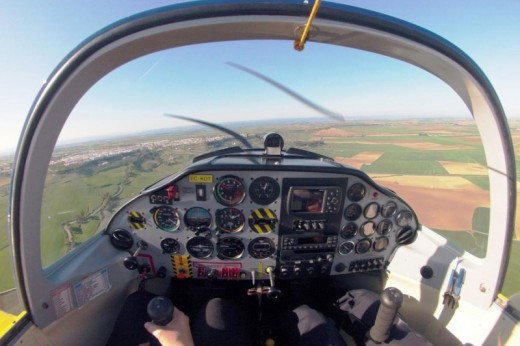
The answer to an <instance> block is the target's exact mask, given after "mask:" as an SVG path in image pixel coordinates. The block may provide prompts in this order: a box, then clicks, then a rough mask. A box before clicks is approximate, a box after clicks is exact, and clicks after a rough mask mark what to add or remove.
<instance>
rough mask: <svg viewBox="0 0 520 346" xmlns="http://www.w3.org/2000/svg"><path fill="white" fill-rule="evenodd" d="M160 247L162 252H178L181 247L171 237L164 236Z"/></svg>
mask: <svg viewBox="0 0 520 346" xmlns="http://www.w3.org/2000/svg"><path fill="white" fill-rule="evenodd" d="M161 249H162V250H163V252H164V253H178V252H179V250H180V249H181V244H179V242H178V241H177V240H175V239H173V238H165V239H163V240H161Z"/></svg>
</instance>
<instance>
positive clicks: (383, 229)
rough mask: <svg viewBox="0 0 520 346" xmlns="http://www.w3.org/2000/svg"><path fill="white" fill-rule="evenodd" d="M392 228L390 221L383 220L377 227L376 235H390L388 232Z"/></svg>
mask: <svg viewBox="0 0 520 346" xmlns="http://www.w3.org/2000/svg"><path fill="white" fill-rule="evenodd" d="M392 226H393V224H392V221H390V220H383V221H381V222H380V223H379V224H378V225H377V233H379V234H381V235H386V234H388V233H390V231H391V230H392Z"/></svg>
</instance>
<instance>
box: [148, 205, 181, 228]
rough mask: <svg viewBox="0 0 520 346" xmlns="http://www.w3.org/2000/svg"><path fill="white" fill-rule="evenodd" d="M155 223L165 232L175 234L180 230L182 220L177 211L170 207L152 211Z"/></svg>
mask: <svg viewBox="0 0 520 346" xmlns="http://www.w3.org/2000/svg"><path fill="white" fill-rule="evenodd" d="M152 213H153V221H154V222H155V224H156V225H157V227H159V228H160V229H162V230H163V231H167V232H173V231H176V230H178V229H179V226H180V224H181V218H180V216H179V213H178V212H177V210H175V209H173V208H172V207H168V206H161V207H157V208H154V209H152Z"/></svg>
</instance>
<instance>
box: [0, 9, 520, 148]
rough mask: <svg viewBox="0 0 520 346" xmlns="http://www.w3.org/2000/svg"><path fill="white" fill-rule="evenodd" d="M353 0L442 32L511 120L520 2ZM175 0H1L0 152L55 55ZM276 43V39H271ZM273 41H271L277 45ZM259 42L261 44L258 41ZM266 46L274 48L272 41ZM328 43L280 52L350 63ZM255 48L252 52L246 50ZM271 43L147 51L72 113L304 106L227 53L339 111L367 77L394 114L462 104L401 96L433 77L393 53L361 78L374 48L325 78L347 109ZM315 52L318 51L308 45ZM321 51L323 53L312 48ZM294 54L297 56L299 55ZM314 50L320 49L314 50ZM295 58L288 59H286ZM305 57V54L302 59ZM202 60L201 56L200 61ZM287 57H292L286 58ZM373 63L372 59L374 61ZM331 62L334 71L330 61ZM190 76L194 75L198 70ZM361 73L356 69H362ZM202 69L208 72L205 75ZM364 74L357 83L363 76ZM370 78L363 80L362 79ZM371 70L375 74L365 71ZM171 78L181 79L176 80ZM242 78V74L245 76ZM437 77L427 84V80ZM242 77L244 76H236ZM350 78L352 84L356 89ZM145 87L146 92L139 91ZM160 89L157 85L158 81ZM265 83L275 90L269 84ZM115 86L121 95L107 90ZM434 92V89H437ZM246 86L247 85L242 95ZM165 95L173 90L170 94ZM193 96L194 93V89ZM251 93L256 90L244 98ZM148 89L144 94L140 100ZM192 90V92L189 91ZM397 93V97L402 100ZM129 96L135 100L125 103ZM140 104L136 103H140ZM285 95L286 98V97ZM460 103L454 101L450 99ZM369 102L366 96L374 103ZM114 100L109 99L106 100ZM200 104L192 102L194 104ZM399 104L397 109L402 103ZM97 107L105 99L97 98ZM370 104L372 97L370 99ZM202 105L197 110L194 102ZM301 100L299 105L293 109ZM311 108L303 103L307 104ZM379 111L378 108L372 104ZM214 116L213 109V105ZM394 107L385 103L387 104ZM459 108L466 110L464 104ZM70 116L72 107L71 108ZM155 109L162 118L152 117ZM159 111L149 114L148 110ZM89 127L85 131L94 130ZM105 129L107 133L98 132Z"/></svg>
mask: <svg viewBox="0 0 520 346" xmlns="http://www.w3.org/2000/svg"><path fill="white" fill-rule="evenodd" d="M340 2H342V3H346V4H349V5H353V6H358V7H363V8H366V9H370V10H374V11H378V12H382V13H385V14H387V15H391V16H395V17H398V18H400V19H403V20H406V21H409V22H412V23H414V24H417V25H420V26H422V27H424V28H426V29H428V30H431V31H433V32H434V33H437V34H439V35H441V36H443V37H444V38H446V39H448V40H449V41H451V42H452V43H454V44H455V45H457V46H458V47H459V48H461V49H462V50H463V51H465V52H466V53H467V54H468V55H469V56H470V57H472V58H473V59H474V60H475V61H476V62H477V64H478V65H479V66H480V67H481V68H482V70H483V71H484V72H485V73H486V75H487V76H488V78H489V79H490V81H491V82H492V84H493V85H494V87H495V89H496V91H497V93H498V95H499V97H500V99H501V101H502V104H503V107H504V109H505V112H506V115H507V116H508V117H510V118H514V117H520V97H518V93H519V91H520V86H519V82H518V80H519V78H520V63H519V61H520V20H519V17H518V15H519V13H520V1H518V0H501V1H496V2H495V1H476V0H471V1H470V0H467V1H453V0H452V1H445V0H440V1H428V2H426V1H417V0H394V1H392V0H387V1H381V0H366V1H340ZM171 3H173V1H144V0H124V1H123V0H120V1H115V0H90V1H88V2H87V1H85V2H79V1H66V0H55V1H52V2H49V1H41V0H40V1H35V0H25V1H14V0H7V1H4V2H3V3H2V5H0V6H1V7H0V42H1V45H0V47H1V50H2V54H0V69H1V73H0V76H1V77H0V78H1V81H2V83H0V117H1V119H2V125H1V126H0V154H1V153H5V152H8V151H13V150H14V148H15V147H16V145H17V142H18V138H19V135H20V132H21V130H22V126H23V123H24V121H25V118H26V116H27V113H28V111H29V108H30V106H31V104H32V102H33V100H34V98H35V96H36V94H37V93H38V90H39V89H40V88H41V86H42V83H43V81H44V80H45V79H46V78H47V77H48V75H49V74H50V72H51V71H52V70H53V68H54V67H55V66H56V65H57V64H58V63H59V62H60V61H61V59H62V58H63V57H64V56H65V55H66V54H67V53H68V52H70V51H71V50H72V49H73V48H74V47H75V46H77V45H78V44H79V43H80V42H81V41H82V40H84V39H85V38H86V37H88V36H89V35H91V34H92V33H94V32H96V31H98V30H99V29H101V28H103V27H105V26H106V25H109V24H111V23H112V22H114V21H116V20H119V19H122V18H124V17H127V16H129V15H132V14H135V13H138V12H141V11H144V10H148V9H151V8H155V7H160V6H163V5H168V4H171ZM268 44H274V45H279V43H268ZM277 47H278V46H276V48H277ZM260 48H261V47H260ZM270 48H272V47H270ZM330 49H331V51H328V50H319V51H318V50H312V49H309V48H306V50H308V51H310V52H309V53H306V54H305V55H302V54H300V53H296V52H294V51H290V50H287V53H284V54H287V56H289V57H291V59H300V60H301V62H302V63H304V64H315V61H316V60H315V59H316V58H317V59H318V61H323V58H324V57H325V56H327V57H331V56H334V57H336V59H338V61H339V59H346V61H354V60H353V58H359V57H360V56H358V53H357V52H346V53H345V54H346V55H345V56H342V55H340V53H338V54H336V51H335V50H334V48H333V47H332V48H330ZM252 52H253V53H254V54H253V53H252ZM270 52H271V50H268V49H264V50H262V49H255V47H252V46H251V45H248V44H247V43H244V44H243V45H240V44H239V45H236V44H235V45H227V44H224V45H215V46H214V47H212V46H209V47H206V48H204V49H202V48H201V47H187V48H185V49H182V50H179V51H176V53H175V54H172V53H165V54H157V55H152V56H149V57H144V58H142V59H139V61H136V62H135V63H132V64H129V65H128V66H124V67H122V68H121V69H119V70H117V71H116V72H115V73H114V77H113V79H112V77H110V78H107V79H106V80H103V81H102V82H101V83H100V84H99V86H98V87H96V88H95V89H93V90H92V92H91V93H89V94H87V95H86V96H85V99H84V100H82V101H81V102H80V104H79V105H78V107H77V109H76V110H75V113H77V114H78V116H77V117H78V119H80V118H81V117H82V116H83V118H85V117H88V116H91V114H92V112H95V114H96V116H98V117H99V118H98V119H108V118H107V117H108V116H109V114H110V112H113V109H118V110H119V111H120V112H121V114H123V113H124V117H126V119H128V120H130V119H133V118H132V117H134V116H135V117H137V116H141V117H142V116H143V114H146V116H150V117H157V119H158V120H154V121H151V122H150V121H149V122H148V124H142V126H141V125H140V127H142V128H143V129H147V128H146V126H152V125H150V124H155V123H160V122H166V121H167V120H166V119H163V118H164V117H161V115H162V114H163V113H168V112H174V113H177V114H182V115H188V116H193V115H195V114H197V113H198V114H199V115H200V114H201V113H203V114H204V115H207V116H215V117H217V110H220V113H219V114H218V116H220V117H221V118H220V119H221V120H223V121H227V120H233V119H234V120H236V119H237V117H240V112H247V114H249V115H251V116H252V117H255V116H256V117H260V116H261V115H262V112H263V113H266V112H268V113H269V114H270V116H272V117H279V116H282V115H283V114H285V113H287V112H289V108H290V109H291V110H290V111H292V112H296V113H297V112H301V113H305V112H306V110H305V109H304V107H303V106H301V105H299V106H296V105H292V104H291V103H288V102H287V101H284V98H286V95H282V94H281V93H280V92H276V91H273V90H268V88H267V87H266V85H265V84H262V83H263V82H260V81H256V82H251V80H247V79H248V78H249V79H251V77H250V76H247V75H245V74H244V73H242V72H239V71H237V70H233V68H231V67H230V66H229V65H226V64H224V63H223V62H225V61H228V60H227V59H231V60H232V61H234V62H238V63H242V64H247V65H248V66H249V67H254V68H256V69H258V70H259V71H260V72H262V73H264V74H267V75H269V76H274V77H276V78H277V80H279V81H280V82H283V83H284V84H286V85H288V86H291V87H297V88H299V89H298V92H301V93H303V94H304V95H306V96H309V94H310V95H311V97H310V98H311V99H313V100H316V99H317V100H319V101H320V102H319V103H320V104H323V105H326V106H327V108H330V109H334V110H338V111H339V112H340V113H348V114H350V115H360V114H362V113H363V109H364V108H365V106H366V105H367V103H368V102H371V101H369V100H368V99H365V98H364V95H362V94H361V90H362V88H357V87H359V86H363V84H362V83H366V84H364V85H370V86H371V92H373V93H374V94H376V95H378V97H379V100H380V102H381V104H384V105H385V107H387V108H389V109H392V108H395V112H398V111H401V112H403V111H404V112H405V113H409V114H413V113H414V112H415V111H417V112H419V113H420V112H423V114H424V115H431V116H435V114H437V113H440V112H441V111H442V107H444V106H445V104H447V105H449V107H451V109H454V110H456V111H457V112H458V111H459V110H460V109H461V104H460V101H457V100H455V99H454V98H453V97H452V96H448V95H446V96H445V95H444V94H443V91H439V92H437V91H436V92H435V94H436V95H437V97H438V98H439V99H440V100H443V101H444V102H435V101H433V100H432V101H430V102H431V103H432V104H434V105H433V106H430V107H428V109H427V110H425V109H424V107H423V106H424V104H425V102H426V101H425V99H426V98H428V96H427V95H429V94H432V91H431V90H433V89H426V88H425V89H424V90H423V91H422V92H423V93H422V94H419V95H424V98H425V99H423V98H422V97H423V96H419V97H416V98H415V99H414V100H405V98H406V96H407V92H408V91H410V90H412V89H414V91H417V90H418V91H419V93H420V92H421V90H420V89H421V86H422V85H423V84H422V81H424V82H425V83H426V82H430V83H432V81H431V80H429V77H428V76H427V75H425V74H423V73H418V72H417V71H415V70H413V69H409V68H406V69H405V67H403V66H402V65H401V64H399V63H398V62H395V61H389V62H387V63H385V64H386V65H385V69H384V70H381V72H379V73H378V74H376V77H367V76H366V75H367V74H366V72H367V71H372V70H373V69H374V67H373V66H375V64H380V58H379V57H375V56H371V55H368V56H361V59H357V60H356V61H357V62H356V64H355V65H354V64H349V63H347V64H342V65H341V66H342V69H344V70H343V71H342V72H344V73H345V75H348V76H349V80H348V81H345V82H344V84H334V83H340V82H339V81H338V82H336V81H331V82H330V83H331V84H330V85H327V87H329V89H338V88H340V87H341V88H343V89H342V90H346V97H347V99H348V100H349V102H348V107H346V106H345V105H344V104H342V103H338V102H337V100H336V99H332V98H331V99H329V98H328V94H327V93H325V92H323V89H324V88H314V89H312V88H311V87H310V86H307V84H306V81H312V80H314V77H316V78H318V77H319V76H318V75H316V76H313V75H312V73H313V72H312V71H309V72H306V76H305V80H304V81H302V80H301V79H300V78H301V76H300V73H298V71H292V70H291V69H290V66H289V64H288V65H287V66H282V65H277V68H274V67H273V66H268V65H267V64H266V63H265V62H266V61H269V59H271V55H272V54H271V53H270ZM315 52H316V53H315ZM318 52H321V53H318ZM208 54H210V55H211V56H212V58H214V64H208V63H205V65H204V66H205V67H204V68H207V69H209V70H208V71H210V72H211V76H208V75H207V72H208V71H205V70H204V69H203V68H201V67H200V66H202V62H200V64H199V61H198V59H203V58H207V55H208ZM298 54H299V55H298ZM319 54H323V56H320V55H319ZM292 56H294V58H292ZM306 59H308V60H306ZM206 60H207V59H206ZM289 61H291V60H290V59H289ZM331 63H332V62H331V61H327V62H326V63H323V64H321V65H320V66H319V67H320V68H319V69H314V71H317V72H315V73H319V74H320V75H326V74H327V73H330V74H334V73H337V71H327V68H328V66H329V65H332V64H331ZM372 64H374V65H372ZM335 66H336V69H337V65H335ZM195 74H197V75H196V76H195ZM361 74H363V76H361ZM403 74H406V75H407V76H409V77H410V76H411V77H412V78H413V80H414V81H415V83H414V84H413V85H410V84H405V83H406V82H405V79H404V78H402V76H403ZM205 76H206V77H205ZM361 77H363V78H364V79H363V82H362V81H361V80H362V79H361ZM367 78H368V79H367ZM371 78H377V79H371ZM175 81H178V82H177V83H176V82H175ZM244 81H247V83H245V82H244ZM238 82H244V83H245V85H247V87H241V88H240V89H238V88H237V85H238V84H237V83H238ZM435 83H436V82H435V81H434V82H433V85H434V88H437V87H436V86H435ZM201 85H204V88H207V90H205V91H204V98H205V102H203V103H204V104H201V102H200V95H197V94H196V93H195V94H194V93H193V91H194V90H195V91H196V90H198V89H197V88H202V87H201ZM240 85H242V84H240ZM353 86H356V87H353ZM388 86H391V87H392V88H393V89H397V90H399V91H401V93H400V94H399V95H401V96H395V95H391V94H387V93H385V92H384V91H383V90H384V88H385V87H388ZM145 87H149V88H150V89H149V90H151V91H149V94H146V91H144V90H145V89H144V88H145ZM154 87H155V88H154ZM158 87H161V88H162V89H159V88H158ZM271 89H272V88H271ZM114 90H118V91H119V92H118V93H115V92H113V91H114ZM221 90H226V91H227V92H228V93H229V90H231V91H233V93H237V95H241V97H237V98H235V99H233V100H234V103H235V104H234V107H235V111H236V112H237V113H229V114H227V115H226V116H227V117H226V116H224V115H222V111H221V109H224V108H223V107H225V106H226V103H227V102H229V101H228V98H226V95H224V92H223V91H222V94H220V92H221ZM439 90H441V89H439ZM248 92H249V93H248ZM171 95H177V96H179V97H178V98H177V99H175V100H172V98H171V97H170V96H171ZM194 95H195V96H194ZM251 95H253V96H251ZM144 96H146V97H147V98H146V100H145V99H144ZM195 97H198V98H197V99H195ZM400 97H402V99H401V98H400ZM264 98H265V99H269V100H272V102H273V104H275V103H276V102H278V101H279V102H280V103H276V104H286V105H288V106H287V109H286V108H284V107H280V106H278V107H277V108H276V109H269V108H268V106H269V105H268V104H265V105H260V106H256V103H258V99H264ZM129 100H132V101H134V102H135V103H134V104H131V103H130V102H129ZM139 102H140V103H139ZM283 102H285V103H283ZM457 102H459V103H457ZM372 103H373V102H372ZM107 104H109V105H111V106H110V107H107V106H106V105H107ZM194 104H197V106H198V108H196V107H194V106H193V105H194ZM403 104H406V107H407V108H405V109H404V110H403V109H402V108H401V109H400V107H403V106H402V105H403ZM103 105H104V106H103ZM372 105H373V104H372ZM201 107H202V108H201ZM299 107H300V108H299ZM307 111H308V110H307ZM375 111H376V112H377V111H378V109H377V108H376V109H375ZM212 112H213V113H214V114H213V113H212ZM390 112H391V111H390ZM462 112H464V111H462ZM74 116H76V114H74ZM159 117H160V118H159ZM91 119H92V121H91V122H92V123H93V129H94V130H95V129H99V128H100V126H99V123H98V125H97V127H96V126H94V125H95V124H96V121H98V122H99V121H101V120H96V119H95V118H91ZM154 119H156V118H154ZM102 121H103V126H102V127H103V129H104V130H106V131H116V130H117V128H118V126H119V125H120V124H121V118H117V117H114V118H113V121H109V120H107V121H106V122H105V121H104V120H102ZM83 129H84V123H83V122H82V121H80V120H78V121H75V117H71V121H70V124H67V126H66V128H65V129H64V139H70V138H69V137H67V136H72V137H73V136H74V135H75V134H77V133H79V132H81V131H82V130H83ZM94 130H92V131H94ZM100 134H104V133H100Z"/></svg>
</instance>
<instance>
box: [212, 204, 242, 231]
mask: <svg viewBox="0 0 520 346" xmlns="http://www.w3.org/2000/svg"><path fill="white" fill-rule="evenodd" d="M245 223H246V218H245V217H244V214H242V212H241V211H240V210H238V209H236V208H224V209H218V210H217V211H216V212H215V224H216V225H217V228H218V229H219V230H220V231H222V232H226V233H235V232H240V231H241V230H242V228H244V224H245Z"/></svg>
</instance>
